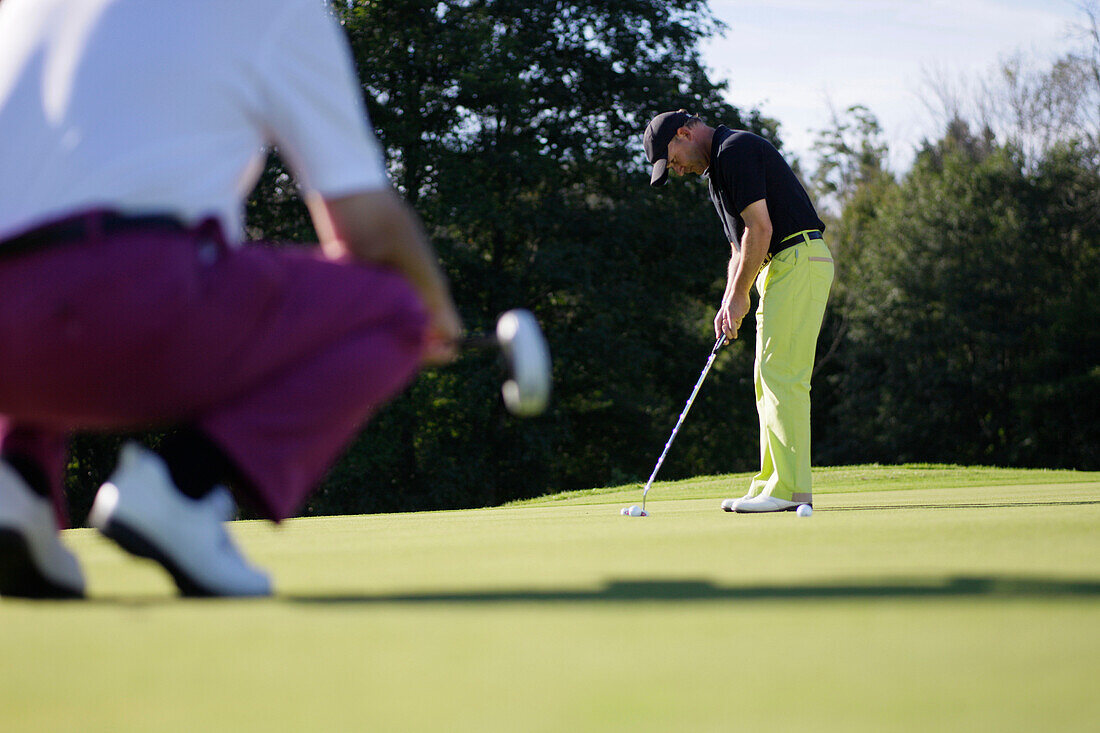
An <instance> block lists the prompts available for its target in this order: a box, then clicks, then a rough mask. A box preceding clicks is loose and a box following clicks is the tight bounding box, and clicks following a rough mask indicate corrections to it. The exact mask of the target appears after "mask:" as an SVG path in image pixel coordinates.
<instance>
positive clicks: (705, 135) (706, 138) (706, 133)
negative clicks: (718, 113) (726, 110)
mask: <svg viewBox="0 0 1100 733" xmlns="http://www.w3.org/2000/svg"><path fill="white" fill-rule="evenodd" d="M713 144H714V128H713V127H710V126H709V125H703V129H702V130H701V131H700V133H699V145H700V146H701V147H702V149H703V152H704V153H706V155H707V160H708V161H709V160H712V158H711V155H710V151H711V147H712V146H713Z"/></svg>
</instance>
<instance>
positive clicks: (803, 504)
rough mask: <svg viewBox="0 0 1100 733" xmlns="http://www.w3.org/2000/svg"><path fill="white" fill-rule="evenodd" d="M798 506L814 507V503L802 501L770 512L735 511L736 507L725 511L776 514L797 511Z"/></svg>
mask: <svg viewBox="0 0 1100 733" xmlns="http://www.w3.org/2000/svg"><path fill="white" fill-rule="evenodd" d="M800 506H808V507H810V509H813V508H814V505H813V504H811V503H810V502H803V503H802V504H795V505H794V506H789V507H787V508H786V509H775V510H772V511H770V512H741V511H737V510H736V509H727V510H726V511H727V512H729V511H733V512H737V513H738V514H778V513H779V512H796V511H798V507H800Z"/></svg>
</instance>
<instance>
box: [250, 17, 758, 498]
mask: <svg viewBox="0 0 1100 733" xmlns="http://www.w3.org/2000/svg"><path fill="white" fill-rule="evenodd" d="M337 12H338V13H339V15H340V16H341V19H342V22H343V24H344V28H345V31H346V32H347V35H348V37H349V39H350V41H351V44H352V47H353V50H354V53H355V58H356V62H357V65H358V71H359V75H360V79H361V80H362V82H363V94H364V99H365V100H366V103H367V107H368V111H369V114H370V116H371V120H372V122H373V124H374V126H375V128H376V130H377V132H378V135H379V137H380V139H381V140H382V141H383V143H384V144H385V146H386V149H387V152H388V159H389V167H390V172H391V175H392V177H393V180H394V181H395V184H396V186H397V188H398V190H399V191H400V192H401V193H402V194H403V195H404V196H405V197H406V199H407V200H409V201H410V202H411V203H412V204H413V205H414V206H415V207H416V208H417V210H418V212H419V213H420V215H421V216H422V218H423V219H424V221H425V224H426V227H427V229H428V231H429V233H430V235H431V238H432V240H433V243H434V244H435V246H436V248H437V249H438V251H439V252H440V255H441V259H442V261H443V263H444V266H445V268H446V270H447V273H448V275H449V277H450V278H451V281H452V287H453V290H454V294H455V299H456V301H457V302H458V304H459V308H460V310H461V312H462V315H463V317H464V320H465V322H466V326H467V328H468V330H470V331H472V332H477V331H483V330H487V329H491V328H492V325H493V323H494V321H495V318H496V316H497V315H498V314H499V313H501V312H502V311H504V310H507V309H508V308H511V307H517V306H518V307H525V308H529V309H530V310H532V311H533V312H534V313H535V314H536V316H537V317H538V319H539V321H540V322H541V323H542V324H543V327H544V329H545V331H546V334H547V338H548V340H549V341H550V344H551V349H552V351H553V354H554V360H555V374H554V383H555V397H554V402H553V404H552V406H551V409H550V411H549V412H548V413H547V414H546V415H545V416H543V417H540V418H538V419H536V420H532V421H525V422H522V423H521V422H518V421H516V420H515V419H514V418H512V417H511V416H509V415H508V414H507V413H506V412H505V411H504V409H503V407H502V405H501V402H500V398H499V394H498V388H499V383H500V376H501V372H500V370H499V369H497V368H496V365H495V364H494V363H493V362H492V360H491V359H489V358H487V357H485V356H482V355H467V356H464V357H463V358H462V359H461V360H460V361H459V362H458V363H457V364H455V365H452V366H450V367H448V368H446V369H440V370H432V371H429V372H427V373H425V374H424V375H422V377H421V379H419V380H418V381H417V382H416V383H415V384H414V385H413V386H412V387H411V388H410V389H409V390H408V392H407V393H406V394H405V395H403V396H402V397H401V398H399V399H398V400H396V401H395V402H394V403H393V404H391V405H390V406H389V407H387V408H386V409H385V410H383V411H382V412H381V414H379V415H378V416H377V417H376V418H375V419H374V420H373V421H372V422H371V424H370V425H369V426H368V427H367V428H366V429H365V431H364V432H363V434H362V435H361V436H360V438H359V439H358V440H357V441H356V442H355V444H354V445H353V446H351V449H350V450H349V452H348V454H347V456H346V457H345V458H344V460H343V461H342V462H341V463H340V464H339V465H338V466H337V467H336V468H335V469H334V470H333V472H332V474H331V475H330V477H329V479H328V481H326V483H325V485H324V486H323V487H322V488H321V490H320V491H319V492H318V493H317V494H316V495H315V497H314V498H313V500H312V501H311V503H310V505H309V507H308V510H307V511H309V512H315V513H330V512H353V511H380V510H398V509H422V508H433V507H460V506H480V505H485V504H495V503H499V502H502V501H507V500H510V499H514V498H518V497H523V496H529V495H531V494H532V493H541V492H543V491H547V490H553V489H568V488H580V487H585V486H590V485H592V484H593V483H606V482H608V481H611V480H621V481H626V480H640V479H641V478H644V477H645V476H646V475H648V471H649V470H650V468H651V467H652V462H653V461H654V460H655V459H656V455H657V454H658V453H659V450H660V447H661V446H662V445H663V442H664V440H665V438H666V437H667V433H668V431H669V430H670V429H671V427H672V425H673V423H674V422H675V418H676V416H677V415H678V414H679V411H680V409H681V408H682V406H683V400H685V399H686V398H687V394H688V392H689V391H690V388H691V385H692V384H693V382H694V380H695V378H696V376H697V375H698V370H699V369H700V368H701V367H702V364H703V361H704V360H705V356H706V353H707V351H708V349H709V346H710V337H709V322H710V319H711V317H712V315H713V314H712V312H711V306H710V301H711V300H715V301H716V299H717V298H718V297H719V295H720V292H721V280H720V278H721V276H722V274H723V272H724V265H725V260H726V257H727V256H728V255H727V251H728V250H727V247H728V245H727V244H726V243H725V242H724V241H723V239H722V236H721V230H720V228H719V227H718V225H717V223H716V222H715V221H714V219H713V214H712V212H711V211H710V210H709V207H708V206H707V204H706V193H705V184H704V183H701V182H698V181H692V182H691V183H689V184H688V185H677V186H669V187H667V188H666V189H664V190H662V191H660V192H659V193H658V192H655V191H654V190H653V189H651V188H650V187H649V186H648V185H646V183H647V180H648V173H647V171H646V165H645V163H644V159H643V158H642V155H641V144H640V143H641V130H642V129H643V127H644V125H645V123H646V122H647V121H648V119H649V118H650V117H651V116H652V115H653V114H655V113H657V112H660V111H663V110H666V109H672V108H677V107H688V108H691V109H692V110H696V111H698V112H699V113H701V114H703V115H704V116H705V117H707V118H709V119H714V120H720V121H722V122H725V123H726V124H730V125H732V126H735V127H745V128H749V129H753V130H755V131H757V132H759V133H761V134H765V135H769V136H770V137H772V138H773V139H774V131H775V127H776V126H775V123H774V122H772V121H770V120H766V119H763V118H762V117H760V115H759V114H757V113H753V114H752V115H749V116H747V117H742V115H741V114H740V112H739V111H738V110H736V109H735V108H732V107H730V106H729V105H728V104H726V103H724V102H722V101H721V98H720V92H721V88H720V87H719V86H717V85H715V84H713V83H712V82H711V81H710V80H709V79H708V78H707V76H706V74H705V71H704V70H703V68H702V66H701V63H700V60H699V51H698V46H699V42H700V41H701V40H702V39H703V38H705V37H706V36H707V35H709V34H712V33H714V32H716V31H717V30H719V25H718V23H717V22H716V21H715V20H714V19H713V17H712V16H711V15H710V14H709V11H708V10H707V9H706V5H705V3H703V2H701V1H699V0H682V1H681V2H677V3H673V4H671V5H670V4H668V3H658V2H653V1H652V0H645V1H639V0H630V1H620V2H611V3H604V4H589V3H560V2H558V3H534V4H532V3H525V2H524V3H521V2H504V1H496V2H492V1H487V2H455V3H443V4H441V3H435V2H431V3H429V2H417V1H407V2H387V3H375V2H357V3H351V4H349V5H348V6H346V7H345V6H343V5H342V4H341V5H340V6H339V7H338V9H337ZM776 143H777V144H779V141H778V140H776ZM286 182H287V181H286V177H285V174H284V173H283V171H282V169H281V166H280V164H279V162H278V160H277V159H273V160H272V161H270V165H269V169H268V171H267V172H266V174H265V176H264V179H263V181H262V183H261V186H260V187H259V189H258V193H257V195H256V196H254V197H253V199H252V201H251V202H250V204H249V214H250V216H249V222H250V225H251V226H252V229H251V230H250V232H251V233H252V234H253V235H255V236H257V237H261V238H290V239H296V238H299V235H301V234H302V233H303V232H308V220H307V219H306V218H305V212H304V209H302V207H301V206H300V204H299V203H297V202H296V201H295V200H294V196H293V192H292V190H291V189H289V188H288V187H287V186H286ZM302 238H308V236H306V237H302ZM747 346H748V347H749V348H748V349H745V346H741V347H740V350H739V349H731V350H730V351H731V352H737V354H736V356H731V357H728V362H729V363H730V364H731V365H734V364H735V365H736V366H735V368H730V369H726V368H724V367H722V368H718V369H716V370H715V373H714V375H713V376H712V377H711V380H712V382H714V384H713V385H712V384H708V390H707V393H706V394H705V395H703V396H702V397H701V398H700V400H699V401H698V403H697V405H696V406H695V408H694V409H695V411H696V412H697V413H699V415H701V416H702V417H701V419H699V421H698V422H699V424H698V426H696V425H691V426H689V427H687V428H685V433H684V437H683V438H682V439H681V445H680V446H678V447H680V448H682V449H683V451H682V452H681V453H679V454H678V457H677V460H676V461H675V462H670V463H669V465H668V466H667V468H666V469H665V470H666V471H667V473H668V475H669V476H675V475H690V473H693V472H698V471H700V470H703V469H704V466H706V467H708V468H710V469H712V470H713V469H715V468H720V469H724V470H732V469H734V468H744V467H746V466H748V465H750V464H751V462H752V460H753V456H754V454H755V451H756V448H755V445H756V439H755V436H754V431H755V419H752V420H747V421H743V422H741V423H735V427H734V429H732V430H730V429H724V430H721V431H716V430H714V429H713V427H712V426H713V421H714V418H716V417H717V418H720V419H721V420H722V421H724V422H728V421H729V419H730V412H731V410H732V408H731V407H730V399H729V396H730V395H732V394H738V395H739V396H741V397H742V399H741V400H740V402H741V405H740V407H739V411H745V410H747V411H748V414H750V415H751V411H752V402H751V399H752V398H751V394H752V393H751V387H748V388H747V387H746V385H747V384H751V382H749V381H747V380H751V368H750V365H751V343H750V344H748V345H747ZM731 383H733V384H732V385H731ZM695 419H696V418H694V417H693V421H694V420H695ZM693 433H694V435H693Z"/></svg>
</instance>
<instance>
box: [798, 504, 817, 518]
mask: <svg viewBox="0 0 1100 733" xmlns="http://www.w3.org/2000/svg"><path fill="white" fill-rule="evenodd" d="M794 513H795V514H797V515H798V516H800V517H808V516H810V515H811V514H813V513H814V508H813V507H812V506H810V505H809V504H799V505H798V508H797V509H795V510H794Z"/></svg>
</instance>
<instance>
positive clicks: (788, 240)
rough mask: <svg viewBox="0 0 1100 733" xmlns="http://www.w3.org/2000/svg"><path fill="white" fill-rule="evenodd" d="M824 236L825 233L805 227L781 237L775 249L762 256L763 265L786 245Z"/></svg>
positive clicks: (793, 244)
mask: <svg viewBox="0 0 1100 733" xmlns="http://www.w3.org/2000/svg"><path fill="white" fill-rule="evenodd" d="M824 238H825V235H824V234H822V233H821V232H820V231H819V230H817V229H806V230H805V231H801V232H795V233H794V234H791V235H788V236H786V237H783V239H782V240H780V242H779V244H778V245H776V247H775V249H774V250H772V251H771V252H768V254H767V256H766V257H764V265H766V264H768V263H769V262H771V261H772V257H775V256H776V255H777V254H779V253H780V252H782V251H783V250H785V249H787V248H788V247H793V246H795V245H796V244H802V243H803V242H809V241H812V240H814V239H824ZM764 265H761V267H763V266H764Z"/></svg>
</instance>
